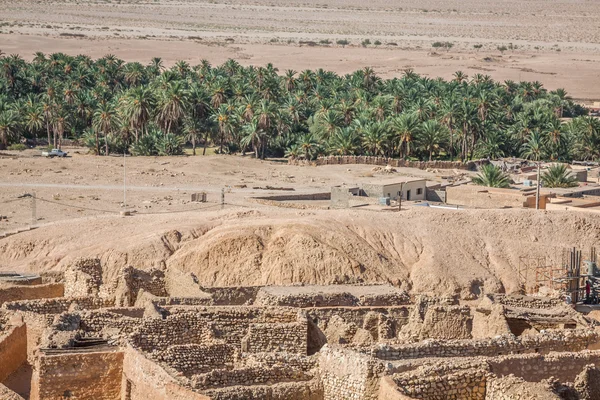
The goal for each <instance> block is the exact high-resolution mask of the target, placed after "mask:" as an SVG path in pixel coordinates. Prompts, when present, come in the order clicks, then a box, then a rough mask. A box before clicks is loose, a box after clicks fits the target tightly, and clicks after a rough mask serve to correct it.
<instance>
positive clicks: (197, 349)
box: [152, 343, 237, 378]
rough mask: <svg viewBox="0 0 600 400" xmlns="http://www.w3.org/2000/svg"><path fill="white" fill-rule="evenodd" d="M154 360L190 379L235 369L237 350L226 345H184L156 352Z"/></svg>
mask: <svg viewBox="0 0 600 400" xmlns="http://www.w3.org/2000/svg"><path fill="white" fill-rule="evenodd" d="M152 358H153V359H154V360H156V361H158V362H162V363H165V364H167V365H168V366H169V367H171V368H173V369H175V370H176V371H178V372H180V373H182V374H184V375H185V376H186V377H188V378H189V377H191V376H192V375H197V374H202V373H206V372H210V371H211V370H213V369H233V367H234V363H235V361H236V359H237V350H236V348H235V347H233V346H231V345H228V344H226V343H214V344H206V345H202V344H184V345H175V346H170V347H168V348H167V349H166V350H164V351H159V352H155V353H153V354H152Z"/></svg>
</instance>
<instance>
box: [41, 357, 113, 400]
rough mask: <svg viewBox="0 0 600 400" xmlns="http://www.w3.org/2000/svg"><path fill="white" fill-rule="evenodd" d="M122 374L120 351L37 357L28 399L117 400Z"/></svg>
mask: <svg viewBox="0 0 600 400" xmlns="http://www.w3.org/2000/svg"><path fill="white" fill-rule="evenodd" d="M122 374H123V353H122V352H120V351H91V352H75V351H73V352H69V351H67V352H64V353H61V354H53V355H45V354H40V356H39V358H38V361H37V368H36V369H35V375H34V379H33V381H32V382H33V383H32V388H31V390H32V396H31V398H32V399H62V398H74V399H94V400H120V399H121V380H122Z"/></svg>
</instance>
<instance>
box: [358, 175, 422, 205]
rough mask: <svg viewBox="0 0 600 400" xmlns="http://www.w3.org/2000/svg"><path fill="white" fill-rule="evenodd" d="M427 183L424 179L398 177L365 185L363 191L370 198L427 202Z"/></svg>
mask: <svg viewBox="0 0 600 400" xmlns="http://www.w3.org/2000/svg"><path fill="white" fill-rule="evenodd" d="M426 183H427V181H426V180H425V179H422V178H410V177H398V178H390V179H385V180H381V181H375V182H369V183H364V184H363V185H362V190H363V191H364V192H365V194H366V195H367V196H369V197H376V198H380V197H389V198H390V199H391V200H398V198H400V197H401V198H402V200H406V201H415V200H425V196H426V189H427V188H426Z"/></svg>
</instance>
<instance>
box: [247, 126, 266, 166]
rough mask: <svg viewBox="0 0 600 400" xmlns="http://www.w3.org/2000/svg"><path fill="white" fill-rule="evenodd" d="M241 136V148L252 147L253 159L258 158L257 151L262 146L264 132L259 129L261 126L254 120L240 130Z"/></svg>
mask: <svg viewBox="0 0 600 400" xmlns="http://www.w3.org/2000/svg"><path fill="white" fill-rule="evenodd" d="M242 131H243V136H242V140H241V144H242V146H244V148H245V147H248V146H250V145H251V146H252V149H253V150H254V157H256V158H259V149H260V148H261V146H262V142H263V140H264V137H265V136H266V132H265V131H264V130H263V128H262V127H261V124H260V123H259V122H258V121H257V120H256V119H254V120H252V121H250V122H249V123H247V124H246V125H244V126H243V128H242Z"/></svg>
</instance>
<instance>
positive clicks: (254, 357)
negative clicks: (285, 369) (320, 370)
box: [237, 352, 319, 372]
mask: <svg viewBox="0 0 600 400" xmlns="http://www.w3.org/2000/svg"><path fill="white" fill-rule="evenodd" d="M317 357H318V356H316V355H315V356H305V355H300V354H293V353H282V352H268V353H241V354H240V358H239V359H238V360H237V364H238V365H239V366H240V367H254V366H264V367H273V366H276V365H287V366H289V367H290V368H295V369H300V370H302V371H305V372H307V371H310V370H313V369H315V368H317V367H318V366H319V360H318V358H317Z"/></svg>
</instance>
